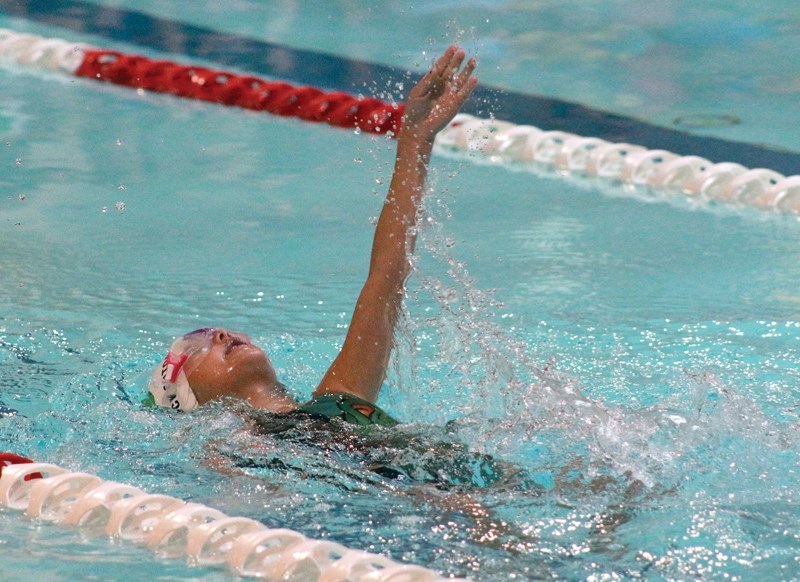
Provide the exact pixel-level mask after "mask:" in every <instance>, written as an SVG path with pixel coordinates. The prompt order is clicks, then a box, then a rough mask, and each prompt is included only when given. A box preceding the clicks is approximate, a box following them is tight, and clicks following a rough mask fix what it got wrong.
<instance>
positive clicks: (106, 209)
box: [100, 206, 108, 214]
mask: <svg viewBox="0 0 800 582" xmlns="http://www.w3.org/2000/svg"><path fill="white" fill-rule="evenodd" d="M100 212H102V213H103V214H105V213H106V212H108V206H103V207H102V208H101V209H100Z"/></svg>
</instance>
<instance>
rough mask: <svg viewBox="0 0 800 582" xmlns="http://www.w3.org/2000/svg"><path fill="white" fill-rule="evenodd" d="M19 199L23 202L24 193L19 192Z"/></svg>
mask: <svg viewBox="0 0 800 582" xmlns="http://www.w3.org/2000/svg"><path fill="white" fill-rule="evenodd" d="M19 201H20V202H25V194H20V195H19Z"/></svg>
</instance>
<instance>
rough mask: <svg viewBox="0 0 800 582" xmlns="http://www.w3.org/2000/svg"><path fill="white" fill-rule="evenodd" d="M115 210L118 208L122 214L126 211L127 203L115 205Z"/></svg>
mask: <svg viewBox="0 0 800 582" xmlns="http://www.w3.org/2000/svg"><path fill="white" fill-rule="evenodd" d="M114 208H116V209H117V211H118V212H122V211H123V210H125V203H124V202H117V203H116V204H115V205H114Z"/></svg>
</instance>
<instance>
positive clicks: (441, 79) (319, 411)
mask: <svg viewBox="0 0 800 582" xmlns="http://www.w3.org/2000/svg"><path fill="white" fill-rule="evenodd" d="M465 57H466V55H465V53H464V51H463V50H462V49H460V48H458V47H455V46H451V47H449V48H448V49H447V50H446V51H445V53H444V54H443V55H442V56H441V57H440V58H439V59H438V60H437V61H436V63H435V64H434V65H433V67H432V68H431V70H430V71H429V72H428V73H427V74H426V75H425V76H424V77H423V78H422V79H421V80H420V81H419V83H417V85H416V86H415V87H414V88H413V89H412V90H411V92H410V93H409V95H408V99H407V100H406V104H405V111H404V114H403V119H402V124H401V129H400V132H399V135H398V139H397V155H396V160H395V166H394V174H393V176H392V180H391V183H390V185H389V191H388V194H387V196H386V200H385V202H384V205H383V209H382V211H381V214H380V217H379V219H378V224H377V226H376V229H375V236H374V240H373V245H372V255H371V258H370V267H369V274H368V276H367V280H366V282H365V283H364V287H363V289H362V290H361V294H360V295H359V297H358V301H357V302H356V306H355V309H354V312H353V316H352V319H351V321H350V326H349V329H348V332H347V336H346V338H345V341H344V344H343V345H342V349H341V351H340V352H339V354H338V355H337V356H336V358H335V359H334V360H333V363H332V364H331V366H330V367H329V368H328V370H327V372H326V373H325V375H324V376H323V378H322V380H321V381H320V383H319V385H318V386H317V388H316V390H315V391H314V393H313V397H312V399H311V400H310V401H309V402H306V403H304V404H300V403H298V402H296V401H295V400H294V399H293V398H292V397H291V396H290V395H289V393H288V392H287V390H286V388H285V387H284V385H283V384H282V383H281V382H280V381H279V380H278V378H277V376H276V374H275V370H274V368H273V367H272V365H271V363H270V361H269V358H268V357H267V356H266V354H265V353H264V352H263V351H262V350H261V349H260V348H259V347H258V346H256V345H254V344H253V342H252V341H250V338H249V337H248V336H247V335H245V334H242V333H238V332H232V331H229V330H226V329H223V328H204V329H199V330H196V331H193V332H190V333H188V334H186V335H184V336H181V337H179V338H178V339H177V340H175V342H174V343H173V344H172V345H171V347H170V349H169V353H168V354H167V356H166V358H165V359H164V360H163V361H162V363H161V364H160V365H159V366H158V367H157V368H156V370H154V372H153V374H152V376H151V378H150V383H149V386H148V390H149V392H150V397H149V399H150V400H151V401H152V402H153V403H155V404H157V405H159V406H163V407H166V408H172V409H176V410H182V411H186V412H188V411H191V410H194V409H195V408H197V407H198V406H202V405H203V404H205V403H207V402H212V401H215V400H219V399H221V398H233V399H237V400H242V401H246V402H247V403H249V404H250V405H251V406H252V407H254V408H256V409H262V410H265V411H269V412H275V413H299V414H312V415H317V416H322V417H326V418H334V417H339V418H342V419H344V420H345V421H347V422H351V423H354V424H363V425H367V424H379V425H385V426H392V425H394V424H396V423H397V421H396V420H394V419H393V418H392V417H391V416H389V415H388V414H387V413H386V412H384V411H383V410H381V409H380V408H379V407H378V406H377V405H376V404H375V402H376V400H377V398H378V394H379V393H380V390H381V385H382V384H383V381H384V378H385V376H386V369H387V366H388V363H389V356H390V354H391V351H392V348H393V345H394V331H395V323H396V321H397V318H398V314H399V312H400V308H401V304H402V300H403V294H404V290H405V281H406V278H407V276H408V273H409V258H408V254H409V253H410V252H412V251H413V249H414V242H415V228H414V227H415V225H416V221H417V215H418V212H419V207H420V203H421V201H422V198H423V195H424V193H425V181H426V178H427V173H428V164H429V162H430V157H431V152H432V150H433V142H434V139H435V137H436V135H437V133H439V131H441V130H442V129H444V127H445V126H447V124H448V123H449V122H450V121H451V120H452V119H453V117H455V115H456V113H458V111H459V109H460V108H461V106H462V105H463V104H464V102H465V101H466V100H467V98H468V97H469V96H470V94H471V93H472V90H473V89H474V88H475V85H476V84H477V79H476V78H475V77H474V76H473V72H474V70H475V65H476V62H475V59H474V58H470V59H468V60H467V61H466V64H464V59H465ZM462 65H463V66H462Z"/></svg>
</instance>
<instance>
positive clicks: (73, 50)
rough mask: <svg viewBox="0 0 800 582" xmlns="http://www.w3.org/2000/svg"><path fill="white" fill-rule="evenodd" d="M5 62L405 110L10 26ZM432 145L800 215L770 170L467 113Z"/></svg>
mask: <svg viewBox="0 0 800 582" xmlns="http://www.w3.org/2000/svg"><path fill="white" fill-rule="evenodd" d="M2 61H6V62H12V63H15V64H17V65H20V66H23V67H34V68H38V69H44V70H49V71H60V72H63V73H67V74H70V75H75V76H79V77H84V78H88V79H94V80H99V81H105V82H110V83H115V84H118V85H124V86H127V87H131V88H135V89H144V90H147V91H155V92H161V93H168V94H172V95H176V96H179V97H184V98H190V99H200V100H203V101H209V102H213V103H219V104H222V105H228V106H236V107H242V108H245V109H252V110H256V111H266V112H268V113H272V114H275V115H282V116H292V117H297V118H299V119H303V120H305V121H313V122H323V123H328V124H330V125H333V126H336V127H345V128H357V129H359V130H361V131H364V132H368V133H376V134H386V135H389V136H396V135H397V133H398V131H399V129H400V122H401V119H402V114H403V104H398V103H386V102H383V101H381V100H380V99H375V98H371V97H366V98H365V97H353V96H351V95H348V94H347V93H343V92H339V91H336V92H325V91H322V90H320V89H317V88H314V87H295V86H293V85H290V84H289V83H284V82H280V81H265V80H263V79H259V78H257V77H254V76H251V75H238V74H236V73H231V72H227V71H219V70H214V69H209V68H205V67H198V66H193V65H180V64H177V63H173V62H171V61H166V60H155V59H150V58H148V57H144V56H140V55H126V54H123V53H122V52H119V51H113V50H103V49H98V48H95V47H92V46H90V45H86V44H82V43H73V42H68V41H65V40H61V39H54V38H44V37H40V36H37V35H33V34H22V33H17V32H14V31H12V30H8V29H0V62H2ZM436 146H437V150H438V151H439V152H440V153H449V154H451V155H458V156H461V157H467V158H469V159H470V160H474V161H479V162H486V163H492V164H499V165H506V166H509V167H513V168H518V169H527V170H533V171H546V172H554V173H556V174H559V175H563V176H565V177H566V176H571V177H576V178H588V179H592V180H599V181H601V182H602V183H604V184H611V185H619V186H621V187H623V188H630V189H649V190H650V191H652V192H653V193H657V194H663V195H665V196H671V195H675V194H683V195H684V196H686V197H687V198H689V199H693V200H696V201H702V202H710V203H724V204H730V205H735V206H745V207H752V208H757V209H761V210H766V211H771V212H776V213H781V214H791V215H800V175H792V176H785V175H783V174H781V173H779V172H776V171H774V170H770V169H767V168H754V169H751V168H747V167H745V166H743V165H741V164H737V163H732V162H720V163H713V162H711V161H709V160H707V159H705V158H701V157H698V156H681V155H678V154H675V153H672V152H670V151H667V150H659V149H647V148H645V147H643V146H639V145H635V144H628V143H614V142H608V141H605V140H602V139H599V138H595V137H583V136H579V135H575V134H572V133H566V132H562V131H543V130H541V129H539V128H537V127H534V126H530V125H516V124H514V123H511V122H508V121H500V120H495V119H481V118H477V117H474V116H471V115H467V114H460V115H458V116H457V117H456V118H455V119H454V120H453V122H452V123H450V125H449V126H448V127H447V128H445V129H444V130H443V131H442V132H441V133H440V134H439V136H438V137H437V140H436Z"/></svg>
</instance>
